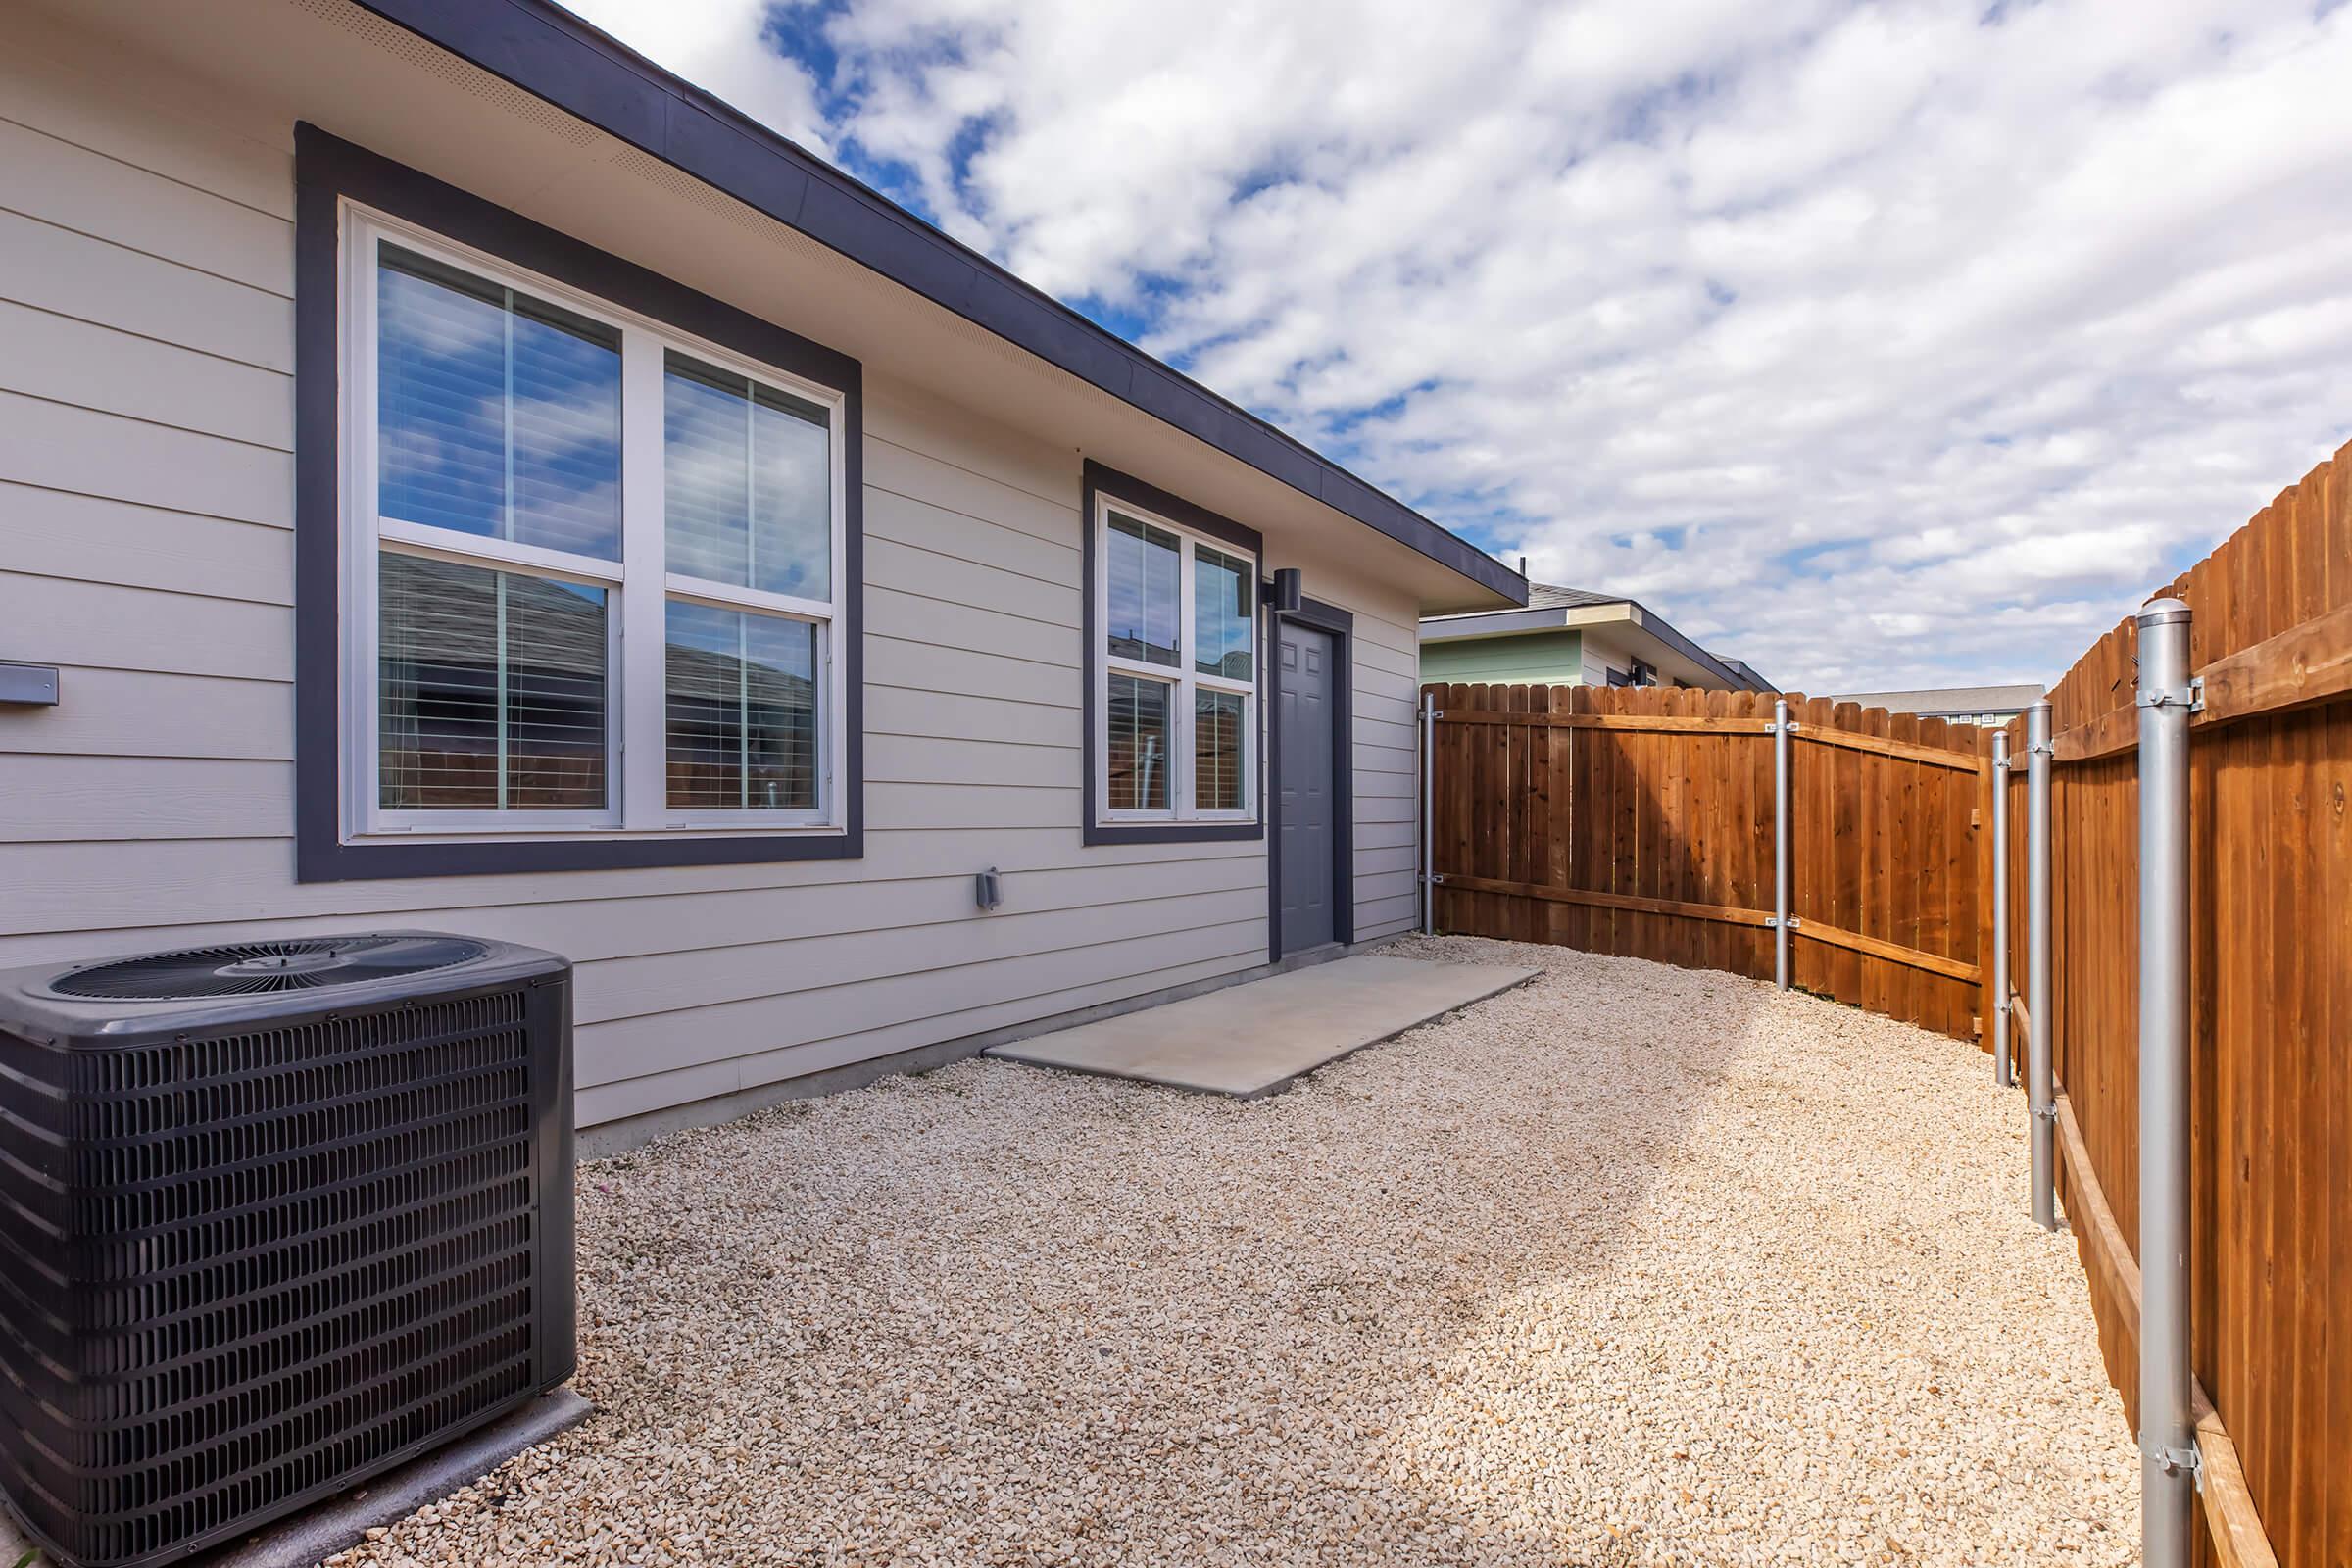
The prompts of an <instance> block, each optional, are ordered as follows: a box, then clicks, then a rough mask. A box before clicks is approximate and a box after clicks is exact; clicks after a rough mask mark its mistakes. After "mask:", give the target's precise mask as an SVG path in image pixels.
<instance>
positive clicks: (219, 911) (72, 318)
mask: <svg viewBox="0 0 2352 1568" xmlns="http://www.w3.org/2000/svg"><path fill="white" fill-rule="evenodd" d="M387 69H388V70H394V69H406V68H405V67H400V66H397V65H396V64H395V63H393V62H391V61H389V60H388V61H387ZM0 105H4V106H5V108H4V116H5V118H0V340H5V341H7V342H8V343H9V344H10V346H11V350H12V352H11V353H10V354H9V355H7V356H4V357H0V658H16V659H31V660H38V661H41V662H55V663H58V664H61V665H62V666H64V687H65V694H66V700H65V702H64V703H62V704H61V705H60V706H58V707H57V708H54V709H44V710H33V711H21V712H20V711H12V712H10V713H7V714H4V715H0V886H5V887H7V888H8V889H9V890H10V895H9V897H8V898H7V899H5V900H0V964H14V963H27V962H36V961H50V960H56V959H63V958H78V957H88V956H99V955H103V954H114V953H123V952H130V951H136V950H140V949H144V948H156V947H170V946H179V945H187V944H195V943H208V942H218V941H222V940H227V939H231V938H234V937H239V936H263V935H292V934H298V933H302V932H312V931H338V930H340V931H349V930H358V929H365V928H367V927H368V926H370V925H383V924H393V923H398V924H409V925H423V926H446V927H449V928H452V929H457V930H465V931H472V932H477V933H480V934H482V935H485V936H490V937H496V938H502V939H508V940H514V941H519V942H525V943H531V944H534V945H539V946H544V947H549V948H553V949H555V950H557V951H559V952H563V953H565V954H567V955H569V956H572V957H573V959H574V960H575V962H576V963H577V964H578V983H579V993H578V1003H579V1018H580V1032H579V1040H578V1045H579V1053H580V1055H579V1063H580V1082H581V1085H582V1089H581V1096H580V1114H581V1117H582V1120H583V1121H584V1122H594V1121H597V1120H602V1119H608V1118H610V1117H613V1116H618V1115H625V1114H630V1113H633V1112H636V1111H641V1110H647V1109H652V1108H657V1107H660V1106H662V1105H667V1104H672V1103H679V1102H681V1101H684V1100H689V1099H696V1098H701V1097H703V1096H707V1095H711V1094H717V1093H725V1092H729V1091H733V1090H737V1089H743V1088H749V1087H755V1086H758V1085H760V1084H764V1083H769V1082H773V1081H776V1080H778V1079H781V1078H786V1077H790V1076H795V1075H798V1074H800V1073H804V1072H810V1071H816V1070H820V1069H822V1068H825V1067H830V1066H838V1065H842V1064H845V1063H848V1062H854V1061H857V1060H859V1059H862V1058H863V1057H866V1056H872V1055H880V1054H889V1053H892V1052H898V1051H904V1050H907V1049H910V1048H912V1047H916V1046H920V1045H925V1044H929V1043H931V1042H934V1041H938V1040H942V1039H950V1038H956V1037H958V1036H962V1035H967V1034H971V1033H975V1032H978V1031H983V1030H990V1029H1001V1028H1005V1027H1010V1026H1014V1025H1018V1024H1020V1023H1022V1022H1024V1021H1026V1020H1030V1019H1035V1018H1039V1017H1043V1016H1048V1015H1052V1014H1054V1013H1059V1012H1064V1011H1068V1010H1071V1009H1073V1008H1079V1007H1085V1006H1091V1005H1098V1004H1101V1003H1103V1002H1108V1001H1115V1000H1118V999H1119V998H1122V997H1127V996H1133V995H1138V994H1141V993H1143V992H1147V991H1152V990H1155V989H1158V988H1161V987H1165V986H1171V985H1178V984H1183V983H1186V982H1189V981H1193V980H1199V979H1202V978H1207V977H1212V976H1214V975H1217V974H1221V973H1228V972H1232V971H1234V970H1236V969H1240V968H1245V967H1248V966H1250V965H1252V964H1255V963H1257V962H1259V961H1262V959H1263V957H1264V955H1265V948H1266V939H1267V932H1266V918H1265V849H1264V846H1263V845H1262V844H1260V843H1252V842H1240V843H1214V844H1205V845H1181V844H1179V845H1139V846H1120V847H1088V846H1085V845H1083V844H1082V843H1081V842H1080V837H1079V834H1078V832H1077V828H1078V825H1079V810H1080V789H1079V784H1080V779H1079V769H1080V767H1081V765H1082V764H1081V756H1082V753H1081V748H1080V743H1081V740H1082V736H1081V733H1080V725H1081V722H1082V719H1081V711H1082V710H1081V698H1082V673H1081V668H1082V662H1083V660H1082V653H1083V650H1082V648H1081V645H1080V631H1079V627H1080V623H1081V605H1082V594H1083V589H1082V585H1081V583H1080V580H1079V573H1080V562H1081V559H1082V558H1081V550H1080V544H1081V537H1080V517H1079V515H1078V507H1079V471H1078V469H1079V458H1078V455H1077V454H1076V453H1075V452H1073V451H1071V450H1069V448H1068V447H1067V446H1066V445H1055V444H1054V443H1051V442H1047V441H1040V440H1036V439H1033V438H1030V437H1025V436H1021V435H1017V434H1014V433H1012V432H1010V431H1007V430H1006V429H1005V428H1003V427H1001V426H998V425H995V424H993V423H991V422H989V421H988V420H987V419H986V418H984V417H980V416H977V415H974V414H972V413H970V412H968V411H964V410H960V409H956V408H954V407H952V406H949V405H947V404H944V403H941V402H939V401H937V400H935V399H933V398H931V397H930V396H929V395H928V394H926V393H924V392H922V391H920V390H919V389H914V388H908V387H904V386H897V385H891V384H887V383H881V384H876V385H873V386H872V387H870V388H869V399H868V410H867V439H866V447H865V479H866V491H865V503H866V505H865V519H866V529H867V546H866V585H865V603H864V610H865V613H866V617H867V633H868V635H867V643H866V682H867V685H866V693H865V697H866V715H867V731H868V733H867V740H866V752H865V756H866V767H867V775H868V783H867V791H866V805H867V822H868V831H867V840H866V843H867V851H866V855H865V857H864V858H862V859H861V860H858V861H856V862H850V863H847V864H844V863H839V862H801V863H789V864H782V865H758V866H708V867H689V868H676V869H662V870H646V871H598V872H572V873H562V874H556V875H541V876H492V877H464V878H446V879H426V880H413V881H385V882H368V883H350V884H343V883H327V884H308V885H305V884H299V883H296V882H295V881H294V880H293V848H292V841H291V831H292V812H291V804H290V801H291V797H290V791H291V786H292V770H291V760H292V757H293V728H292V725H293V719H292V684H291V682H292V676H293V658H294V651H293V630H292V618H291V608H290V607H291V601H292V559H293V558H292V534H291V521H292V483H293V478H292V464H291V458H290V448H291V445H292V435H291V415H292V386H291V381H290V377H289V371H290V368H291V366H292V360H293V356H292V314H291V309H290V303H289V302H290V296H291V292H292V259H291V227H290V222H289V219H290V215H291V211H292V190H291V164H290V158H289V155H288V148H287V146H286V145H285V138H286V136H287V135H288V134H289V132H288V131H287V129H286V126H285V124H284V123H281V120H282V116H278V115H276V114H274V113H272V114H271V115H270V116H269V117H268V120H269V123H268V128H267V129H265V130H264V131H262V132H261V133H259V134H255V133H253V129H254V127H253V126H252V125H250V124H240V123H237V122H236V119H235V117H236V116H237V115H239V114H241V113H247V112H249V111H247V110H244V109H242V108H241V107H239V106H234V105H218V104H210V103H208V102H207V101H205V100H204V98H203V95H202V94H201V92H200V91H192V90H191V88H190V86H189V84H187V83H184V82H178V81H175V80H172V79H168V78H163V79H153V80H150V79H146V78H143V77H141V76H140V75H139V74H138V71H137V69H136V68H134V67H126V66H124V65H123V63H122V62H119V61H118V60H116V59H115V58H114V57H113V55H112V54H111V53H110V52H109V51H107V50H105V49H103V48H101V47H98V46H96V45H94V44H93V45H84V44H81V43H79V42H76V41H75V40H74V38H73V34H72V33H71V32H70V31H64V30H57V29H55V28H53V26H52V25H50V24H47V23H36V22H35V21H34V20H32V19H29V18H25V17H22V16H0ZM777 265H778V266H779V267H785V266H790V265H793V264H792V262H791V261H790V259H789V257H788V256H785V255H783V254H782V253H779V257H778V262H777ZM1301 564H1304V565H1305V566H1306V568H1307V572H1308V578H1309V583H1310V590H1309V591H1310V592H1313V593H1315V594H1316V596H1317V597H1318V598H1324V599H1327V600H1329V601H1331V602H1333V603H1337V604H1340V605H1342V606H1343V607H1345V608H1347V609H1348V610H1349V611H1350V612H1352V613H1354V615H1355V616H1356V624H1357V635H1356V638H1355V660H1356V664H1355V676H1354V690H1355V699H1354V719H1355V745H1354V747H1353V751H1352V756H1353V759H1354V761H1355V767H1356V773H1355V778H1356V795H1357V809H1358V815H1359V826H1358V830H1357V834H1356V846H1355V870H1356V875H1357V890H1356V901H1357V907H1356V923H1357V932H1358V935H1359V936H1361V937H1366V938H1370V937H1375V936H1379V935H1383V934H1386V933H1387V932H1388V931H1391V930H1395V929H1400V928H1401V927H1402V925H1403V924H1404V923H1406V921H1407V920H1408V919H1409V911H1410V909H1411V907H1412V904H1413V901H1412V898H1411V897H1410V890H1409V886H1407V887H1406V891H1405V892H1404V893H1403V894H1402V895H1401V896H1400V895H1399V893H1398V892H1397V888H1398V887H1399V885H1400V882H1401V883H1403V884H1409V878H1410V872H1411V865H1412V861H1411V853H1412V852H1411V849H1410V832H1411V829H1410V822H1409V815H1410V795H1411V788H1412V772H1413V751H1412V746H1413V730H1412V716H1411V707H1412V701H1413V698H1412V690H1413V679H1414V671H1415V668H1416V664H1415V654H1414V635H1413V631H1412V627H1413V625H1414V622H1415V619H1416V611H1415V607H1414V606H1412V605H1411V604H1410V603H1407V602H1405V600H1404V599H1403V597H1402V596H1401V595H1398V594H1397V593H1395V592H1394V591H1393V590H1390V589H1387V588H1385V587H1383V586H1382V585H1379V584H1377V583H1372V582H1365V581H1358V580H1355V579H1353V578H1351V577H1350V576H1349V570H1350V568H1349V567H1348V565H1345V564H1324V563H1318V562H1316V561H1313V560H1311V559H1310V560H1308V561H1305V562H1303V563H1301ZM986 866H995V867H997V868H999V869H1000V871H1001V872H1002V873H1003V876H1004V879H1005V907H1004V908H1003V909H1002V910H1001V911H1000V912H998V913H995V914H991V915H982V914H980V913H979V912H978V911H977V910H976V909H975V908H974V907H973V906H972V903H971V888H970V876H971V873H972V872H975V871H977V870H979V869H981V868H982V867H986Z"/></svg>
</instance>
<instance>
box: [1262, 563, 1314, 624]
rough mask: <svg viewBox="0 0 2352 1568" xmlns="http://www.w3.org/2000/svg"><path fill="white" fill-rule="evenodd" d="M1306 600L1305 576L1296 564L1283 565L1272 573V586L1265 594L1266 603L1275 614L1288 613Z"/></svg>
mask: <svg viewBox="0 0 2352 1568" xmlns="http://www.w3.org/2000/svg"><path fill="white" fill-rule="evenodd" d="M1305 602H1306V577H1305V574H1304V573H1302V572H1301V571H1299V568H1298V567H1297V566H1285V567H1283V568H1282V569H1281V570H1279V571H1277V572H1275V573H1274V586H1273V588H1272V589H1271V590H1270V591H1269V592H1268V593H1267V595H1266V603H1267V604H1269V605H1271V606H1273V608H1274V611H1275V613H1277V614H1288V613H1291V612H1293V611H1296V610H1297V609H1299V606H1301V605H1303V604H1304V603H1305Z"/></svg>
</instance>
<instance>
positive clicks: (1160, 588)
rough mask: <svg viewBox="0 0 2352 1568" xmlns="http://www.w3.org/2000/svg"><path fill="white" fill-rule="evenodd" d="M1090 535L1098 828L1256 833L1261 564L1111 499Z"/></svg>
mask: <svg viewBox="0 0 2352 1568" xmlns="http://www.w3.org/2000/svg"><path fill="white" fill-rule="evenodd" d="M1089 525H1090V526H1091V527H1092V528H1093V529H1094V530H1095V534H1094V562H1095V580H1094V583H1093V584H1092V592H1093V594H1094V596H1095V614H1094V625H1095V635H1096V637H1097V638H1098V639H1099V646H1098V647H1097V648H1095V649H1094V650H1092V651H1091V653H1092V656H1093V657H1092V658H1090V660H1089V663H1090V665H1091V666H1092V678H1093V680H1094V682H1095V691H1094V713H1095V720H1094V722H1095V725H1096V734H1095V737H1094V740H1095V744H1094V746H1093V748H1092V750H1093V753H1094V767H1095V780H1094V783H1095V788H1094V798H1095V802H1096V815H1097V819H1098V820H1099V821H1100V822H1101V823H1103V824H1104V825H1116V824H1121V823H1154V822H1163V823H1176V822H1201V823H1250V822H1254V821H1255V820H1256V819H1257V812H1258V799H1257V797H1258V784H1257V779H1258V744H1259V737H1258V700H1257V692H1258V674H1259V668H1258V661H1259V651H1258V627H1259V618H1260V617H1259V615H1258V601H1257V582H1258V564H1257V557H1256V555H1255V554H1254V553H1253V552H1251V551H1250V550H1247V549H1244V548H1241V547H1239V546H1237V545H1235V544H1232V543H1230V542H1227V541H1225V540H1221V539H1217V538H1215V537H1213V536H1211V535H1208V534H1205V533H1201V532H1199V531H1197V530H1195V529H1192V528H1188V527H1186V526H1185V525H1184V524H1182V523H1179V522H1177V521H1175V520H1173V519H1171V518H1169V517H1167V516H1164V515H1160V514H1159V513H1156V512H1153V511H1152V510H1151V509H1149V508H1146V507H1141V506H1138V505H1135V504H1134V503H1132V502H1129V501H1125V500H1122V499H1120V498H1119V497H1118V496H1117V495H1115V494H1112V493H1110V492H1107V491H1098V492H1097V493H1096V496H1095V515H1094V516H1093V517H1092V518H1091V519H1090V524H1089Z"/></svg>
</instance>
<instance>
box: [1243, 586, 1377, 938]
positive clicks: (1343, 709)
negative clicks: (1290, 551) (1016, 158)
mask: <svg viewBox="0 0 2352 1568" xmlns="http://www.w3.org/2000/svg"><path fill="white" fill-rule="evenodd" d="M1274 620H1275V622H1276V625H1275V634H1274V636H1273V637H1269V638H1268V639H1267V640H1266V641H1267V652H1268V654H1269V655H1271V654H1272V651H1273V647H1274V644H1275V642H1276V640H1277V639H1279V638H1280V636H1281V634H1282V633H1281V624H1280V623H1281V622H1282V621H1285V620H1295V621H1297V622H1299V624H1300V625H1302V626H1312V627H1313V628H1315V630H1317V631H1320V632H1328V633H1329V634H1330V636H1331V644H1332V660H1331V666H1332V667H1331V803H1332V812H1331V935H1332V939H1333V940H1334V941H1336V942H1338V943H1339V944H1340V945H1341V946H1342V947H1346V946H1347V945H1348V944H1349V943H1351V942H1353V941H1354V940H1355V725H1354V714H1353V712H1352V710H1353V708H1354V705H1355V681H1354V670H1355V617H1354V616H1353V615H1351V614H1349V613H1348V612H1347V611H1345V610H1341V609H1339V608H1338V607H1337V606H1333V605H1327V604H1324V603H1322V602H1321V601H1320V600H1315V599H1308V600H1303V601H1301V602H1300V604H1299V608H1298V609H1297V610H1286V611H1278V612H1276V613H1275V615H1274ZM1268 663H1269V666H1271V665H1272V664H1273V663H1274V661H1273V660H1272V659H1271V658H1269V660H1268ZM1281 679H1282V674H1281V671H1280V670H1279V669H1278V668H1277V669H1274V671H1273V675H1272V678H1271V679H1270V680H1268V682H1267V683H1266V694H1265V695H1266V698H1267V702H1266V705H1265V706H1266V710H1267V718H1266V783H1265V790H1264V799H1265V803H1266V961H1267V962H1269V963H1271V962H1275V961H1277V960H1279V959H1280V958H1281V957H1282V956H1283V954H1282V726H1281V725H1280V724H1279V723H1277V722H1275V719H1274V716H1273V714H1274V711H1276V710H1278V709H1279V708H1280V707H1281V699H1280V687H1279V682H1280V681H1281Z"/></svg>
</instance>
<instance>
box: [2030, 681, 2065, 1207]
mask: <svg viewBox="0 0 2352 1568" xmlns="http://www.w3.org/2000/svg"><path fill="white" fill-rule="evenodd" d="M2051 990H2052V987H2051V984H2050V705H2049V701H2048V699H2046V698H2045V699H2043V700H2041V701H2039V702H2036V703H2034V705H2033V706H2032V707H2030V708H2028V709H2027V710H2026V1098H2027V1102H2028V1108H2029V1109H2030V1111H2031V1113H2032V1114H2031V1116H2030V1118H2029V1119H2030V1120H2031V1122H2032V1124H2033V1148H2034V1161H2033V1183H2034V1223H2035V1224H2037V1225H2039V1226H2040V1227H2041V1228H2042V1229H2043V1230H2045V1231H2054V1230H2056V1229H2057V1228H2058V1200H2057V1195H2056V1192H2055V1190H2054V1189H2053V1187H2052V1182H2053V1180H2054V1176H2055V1173H2054V1170H2053V1166H2054V1165H2055V1163H2056V1155H2057V1147H2056V1146H2057V1132H2058V1127H2057V1122H2058V1106H2057V1096H2056V1095H2055V1094H2054V1093H2053V1092H2052V1086H2051V1061H2050V1026H2051V1025H2052V1024H2053V1023H2055V1022H2056V1020H2055V1019H2054V1018H2052V1017H2051V1015H2050V1007H2051V1003H2050V993H2051Z"/></svg>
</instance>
